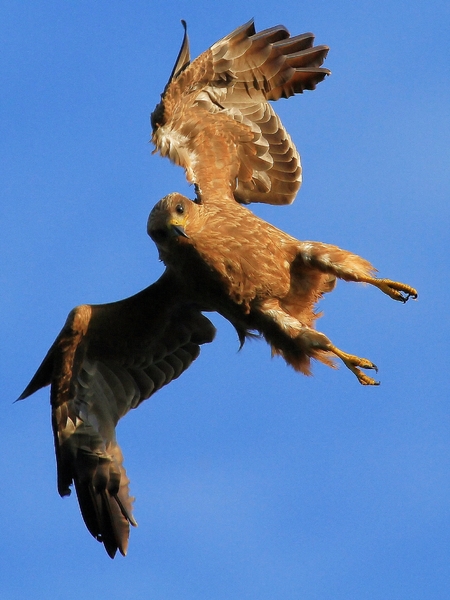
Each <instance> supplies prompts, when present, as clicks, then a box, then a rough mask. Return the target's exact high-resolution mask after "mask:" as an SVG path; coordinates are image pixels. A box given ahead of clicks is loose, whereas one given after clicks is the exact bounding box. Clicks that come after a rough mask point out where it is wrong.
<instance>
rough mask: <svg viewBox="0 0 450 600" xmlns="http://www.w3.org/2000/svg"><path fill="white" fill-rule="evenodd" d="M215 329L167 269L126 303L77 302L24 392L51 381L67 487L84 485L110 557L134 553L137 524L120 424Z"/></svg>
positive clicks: (61, 477) (91, 521)
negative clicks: (130, 540) (119, 440)
mask: <svg viewBox="0 0 450 600" xmlns="http://www.w3.org/2000/svg"><path fill="white" fill-rule="evenodd" d="M214 334H215V329H214V327H213V325H212V324H211V322H210V321H209V320H208V319H207V318H206V317H204V316H203V315H202V314H201V313H200V311H199V310H198V309H197V308H196V307H194V306H192V305H190V304H188V303H186V302H184V301H183V295H182V294H180V291H179V289H178V286H177V284H176V283H175V281H174V280H173V278H172V277H171V275H170V274H168V273H165V274H164V275H163V276H162V277H161V278H160V279H159V280H158V281H157V282H156V283H154V284H153V285H151V286H150V287H148V288H146V289H145V290H143V291H142V292H140V293H138V294H136V295H135V296H132V297H130V298H127V299H125V300H122V301H120V302H114V303H111V304H101V305H82V306H78V307H77V308H75V309H74V310H72V311H71V313H70V314H69V316H68V318H67V321H66V323H65V325H64V327H63V329H62V331H61V333H60V334H59V336H58V337H57V339H56V340H55V342H54V344H53V345H52V347H51V348H50V350H49V352H48V354H47V356H46V357H45V359H44V361H43V362H42V364H41V366H40V367H39V369H38V371H37V373H36V374H35V376H34V377H33V379H32V380H31V382H30V383H29V385H28V386H27V388H26V389H25V391H24V392H23V393H22V395H21V396H20V399H23V398H26V397H27V396H29V395H30V394H33V393H34V392H36V391H37V390H38V389H40V388H41V387H44V386H46V385H49V384H51V406H52V423H53V433H54V438H55V450H56V459H57V468H58V491H59V493H60V495H61V496H67V495H69V494H70V485H71V484H72V483H74V484H75V490H76V493H77V496H78V501H79V504H80V509H81V513H82V515H83V519H84V521H85V523H86V526H87V528H88V529H89V531H90V532H91V534H92V535H93V536H94V537H95V538H96V539H97V540H99V541H100V542H102V543H103V544H104V546H105V549H106V551H107V553H108V554H109V556H111V558H113V557H114V556H115V554H116V551H117V549H118V550H119V551H120V552H121V553H122V554H123V555H125V554H126V551H127V546H128V536H129V525H130V524H131V525H136V522H135V521H134V519H133V516H132V503H133V498H132V497H130V495H129V489H128V483H129V480H128V477H127V475H126V472H125V469H124V467H123V457H122V452H121V450H120V447H119V445H118V444H117V442H116V438H115V427H116V425H117V422H118V421H119V419H120V418H121V417H123V416H124V415H125V414H126V413H127V412H128V411H129V410H130V409H132V408H136V407H137V406H138V405H139V404H140V403H141V402H142V401H143V400H145V399H146V398H149V397H150V396H151V395H152V394H154V393H155V392H156V391H158V390H159V389H160V388H161V387H163V386H164V385H166V384H168V383H170V382H171V381H172V380H173V379H176V378H177V377H179V375H181V373H182V372H183V371H185V370H186V369H187V368H188V367H189V365H190V364H191V363H192V361H193V360H195V359H196V358H197V356H198V354H199V352H200V345H201V344H204V343H207V342H211V341H212V340H213V338H214Z"/></svg>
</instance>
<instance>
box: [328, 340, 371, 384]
mask: <svg viewBox="0 0 450 600" xmlns="http://www.w3.org/2000/svg"><path fill="white" fill-rule="evenodd" d="M327 350H328V351H329V352H333V354H335V355H336V356H337V357H338V358H340V359H341V360H342V362H343V363H344V365H345V366H346V367H347V368H348V369H350V371H351V372H352V373H354V374H355V375H356V377H357V378H358V381H359V383H360V384H361V385H380V382H379V381H375V379H373V378H372V377H369V376H368V375H366V374H365V373H363V372H362V371H360V369H374V370H375V371H376V372H378V368H377V366H376V365H375V364H374V363H373V362H372V361H370V360H368V359H367V358H360V357H359V356H354V355H353V354H347V352H343V351H342V350H339V348H336V346H334V345H333V344H330V345H329V346H328V348H327Z"/></svg>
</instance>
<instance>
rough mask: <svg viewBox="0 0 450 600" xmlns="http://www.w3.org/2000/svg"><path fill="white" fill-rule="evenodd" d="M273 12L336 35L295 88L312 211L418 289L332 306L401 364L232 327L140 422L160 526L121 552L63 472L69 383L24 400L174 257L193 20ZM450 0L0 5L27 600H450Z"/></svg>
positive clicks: (143, 522)
mask: <svg viewBox="0 0 450 600" xmlns="http://www.w3.org/2000/svg"><path fill="white" fill-rule="evenodd" d="M251 17H255V20H256V26H257V29H258V30H259V29H263V28H265V27H270V26H272V25H275V24H278V23H282V24H284V25H285V26H287V27H288V29H289V30H290V31H291V33H292V34H298V33H302V32H305V31H313V32H314V33H315V34H316V41H317V43H319V44H328V45H329V46H330V48H331V50H330V53H329V55H328V59H327V62H326V66H327V67H328V68H330V69H331V70H332V72H333V74H332V76H331V77H329V78H328V79H327V80H326V81H325V82H324V83H322V84H320V85H319V86H318V88H317V89H316V90H315V91H314V92H307V93H305V94H304V95H303V96H300V97H297V98H291V99H289V100H288V101H280V102H278V103H277V111H278V113H279V114H280V116H281V118H282V120H283V122H284V124H285V126H286V127H287V129H288V131H289V132H290V134H291V136H292V137H293V139H294V141H295V143H296V144H297V147H298V149H299V151H300V153H301V155H302V159H303V167H304V184H303V187H302V189H301V190H300V193H299V195H298V197H297V199H296V202H295V203H294V204H293V205H292V206H290V207H282V208H280V207H256V208H255V211H256V212H257V213H258V214H259V215H261V216H262V217H264V218H265V219H267V220H269V221H271V222H272V223H273V224H275V225H276V226H278V227H281V228H282V229H284V230H285V231H287V232H288V233H290V234H292V235H295V236H296V237H297V238H299V239H317V240H321V241H325V242H329V243H334V244H338V245H340V246H342V247H344V248H346V249H349V250H352V251H354V252H356V253H359V254H361V255H362V256H364V257H365V258H367V259H369V260H370V261H371V262H373V263H374V265H375V266H376V267H377V268H378V269H379V271H380V275H381V276H386V277H390V278H393V279H398V280H400V281H404V282H406V283H409V284H411V285H414V286H415V287H417V288H418V290H419V300H418V302H409V303H408V304H407V305H406V306H402V305H401V304H399V303H394V302H393V301H391V300H390V299H389V298H387V297H386V296H383V295H382V294H381V293H380V292H379V291H377V290H375V289H369V288H367V287H363V286H359V287H358V286H357V285H354V284H345V283H340V284H339V285H338V288H337V289H336V290H335V291H334V292H333V294H330V295H328V296H327V297H326V299H325V300H324V301H323V302H322V310H323V311H324V316H323V318H322V319H321V320H320V321H319V323H318V326H319V328H320V330H321V331H323V332H324V333H326V334H327V335H328V336H329V337H330V338H331V339H332V340H333V341H334V343H336V344H337V345H338V346H339V347H341V348H343V349H345V350H348V351H350V352H355V353H356V354H359V355H361V356H367V357H368V358H370V359H372V360H373V361H374V362H375V363H376V364H377V365H378V366H379V369H380V371H379V379H380V380H381V382H382V385H381V386H380V387H378V388H372V389H368V388H363V387H361V386H359V385H358V383H357V381H356V379H355V378H354V377H353V376H352V375H351V373H349V372H348V371H347V370H346V369H344V368H341V369H339V370H338V371H332V370H331V369H327V368H326V367H323V366H321V365H316V367H315V369H314V376H313V377H310V378H306V377H303V376H301V375H299V374H297V373H294V372H293V371H292V370H291V369H289V368H288V367H287V366H286V365H285V364H284V363H283V361H282V360H280V359H273V360H272V359H271V358H270V351H269V348H268V347H267V346H266V345H265V344H264V343H262V342H256V341H254V342H251V343H248V344H246V346H245V347H244V349H243V350H242V351H241V352H240V353H238V352H237V349H238V343H237V340H236V335H235V332H234V331H233V329H232V328H231V326H230V325H229V324H228V323H226V322H225V321H223V320H222V319H221V318H220V317H216V316H214V317H213V319H214V322H215V323H216V325H217V327H218V335H217V338H216V341H215V343H214V344H211V345H210V346H208V347H205V348H204V349H203V351H202V355H201V357H200V359H199V360H198V361H197V362H196V363H195V365H194V366H193V367H192V368H191V369H190V370H189V371H188V372H187V373H185V374H184V375H183V376H182V377H181V378H180V379H179V380H178V381H176V382H174V383H173V384H171V385H170V386H168V387H167V388H165V389H164V390H162V391H161V392H160V393H158V394H157V395H156V396H155V397H154V398H152V399H151V400H149V401H147V402H146V403H144V404H143V405H142V406H141V407H140V408H139V409H138V410H137V411H133V412H132V413H131V414H129V415H128V416H127V417H126V418H125V419H124V420H123V422H121V423H120V425H119V428H118V437H119V441H120V443H121V446H122V448H123V451H124V454H125V464H126V467H127V471H128V474H129V476H130V478H131V489H132V493H133V494H134V495H135V496H136V503H135V516H136V519H137V521H138V523H139V527H138V528H137V529H135V530H133V531H132V532H131V541H130V548H129V553H128V556H127V557H126V558H122V557H120V556H119V557H117V558H116V559H115V560H114V561H111V560H110V559H109V558H108V556H107V555H106V553H105V552H104V550H103V548H102V546H101V545H100V544H98V543H97V542H96V541H95V540H94V539H93V538H91V536H90V535H89V534H88V532H87V530H86V528H85V527H84V524H83V522H82V520H81V517H80V515H79V511H78V506H77V502H76V499H75V497H73V496H72V497H71V498H69V499H67V498H65V499H64V500H63V499H61V498H60V497H59V496H58V495H57V492H56V479H55V460H54V452H53V440H52V434H51V425H50V409H49V397H48V390H43V391H42V392H40V393H39V394H36V395H35V396H34V397H32V398H30V399H28V400H26V401H24V402H21V403H16V404H13V400H14V399H15V398H17V396H18V395H19V394H20V393H21V391H22V390H23V388H24V387H25V385H26V384H27V383H28V381H29V379H30V377H31V375H32V374H33V373H34V371H35V369H36V368H37V366H38V365H39V363H40V361H41V359H42V358H43V356H44V354H45V352H46V351H47V349H48V347H49V346H50V344H51V343H52V341H53V339H54V337H55V336H56V334H57V333H58V331H59V330H60V328H61V326H62V324H63V322H64V320H65V318H66V315H67V313H68V312H69V310H70V309H71V308H72V307H73V306H75V305H77V304H80V303H84V302H90V303H99V302H107V301H113V300H117V299H120V298H123V297H126V296H129V295H131V294H133V293H135V292H137V291H138V290H140V289H142V288H143V287H146V286H147V285H148V284H149V283H151V282H153V281H154V280H155V279H156V278H157V277H158V276H159V274H160V273H161V272H162V266H161V264H160V263H159V262H158V260H157V254H156V250H155V247H154V246H153V243H152V242H151V240H150V239H149V238H148V237H147V235H146V221H147V216H148V213H149V211H150V209H151V207H152V206H153V204H154V203H155V202H156V201H157V200H158V199H159V198H161V197H162V196H164V195H165V194H166V193H168V192H171V191H176V190H177V191H180V192H184V193H188V194H189V193H190V191H191V190H190V189H189V188H188V186H187V184H186V183H185V180H184V174H183V172H182V170H181V169H180V168H176V167H174V166H172V165H170V164H169V162H168V161H167V160H164V159H162V158H160V157H159V156H151V150H152V146H151V145H150V144H149V143H148V140H149V137H150V125H149V114H150V112H151V110H152V109H153V107H154V105H155V104H156V103H157V101H158V99H159V94H160V93H161V91H162V89H163V86H164V84H165V82H166V80H167V77H168V75H169V73H170V71H171V69H172V66H173V62H174V60H175V57H176V54H177V52H178V48H179V45H180V43H181V38H182V28H181V25H180V23H179V21H180V19H181V18H184V19H186V20H187V22H188V27H189V35H190V39H191V50H192V54H193V55H194V56H196V55H197V54H199V53H200V52H202V51H203V50H205V49H206V48H207V47H208V46H210V45H211V44H212V43H214V42H215V41H216V40H217V39H219V38H221V37H223V36H224V35H225V34H227V33H229V32H230V31H231V30H232V29H234V28H235V27H237V26H238V25H241V24H242V23H244V22H246V21H247V20H248V19H249V18H251ZM449 27H450V5H448V4H446V3H444V2H433V1H431V2H430V1H428V2H425V1H422V2H406V1H397V0H391V1H389V2H388V1H384V0H381V1H377V2H375V1H374V0H363V1H359V2H353V1H343V2H339V3H338V2H335V1H332V0H323V1H316V2H314V3H313V2H310V3H298V2H297V1H291V0H286V1H285V2H283V3H278V4H274V3H273V2H270V3H269V2H266V1H265V0H262V1H261V0H259V1H258V2H256V1H248V2H245V3H243V2H235V1H234V0H231V1H228V2H224V3H219V4H217V5H216V4H215V3H214V6H213V3H193V2H184V1H180V0H174V1H172V2H170V3H169V2H161V1H160V0H155V1H154V2H141V1H137V2H130V3H127V4H126V3H123V2H117V1H111V0H110V1H108V2H105V1H104V0H100V1H98V2H95V3H92V2H64V3H62V2H46V1H41V2H38V3H31V2H8V1H7V0H5V1H3V2H2V3H1V5H0V40H1V47H2V53H1V55H0V73H1V80H2V93H1V95H0V103H1V125H0V127H1V135H0V145H1V157H2V159H1V163H0V169H1V178H0V186H1V198H2V200H1V203H0V215H1V224H2V235H1V237H0V255H1V261H2V267H1V274H0V277H1V282H2V294H1V297H0V311H1V315H2V319H1V333H0V339H1V342H0V343H1V348H2V360H1V364H0V370H1V374H0V377H1V379H0V380H1V389H2V394H1V398H2V407H1V409H2V419H1V424H0V430H1V432H0V452H1V456H2V462H1V466H0V477H1V481H2V493H1V495H0V510H1V514H2V515H3V518H2V521H3V525H2V544H1V549H0V595H1V597H2V598H4V599H8V600H10V599H11V600H12V599H21V598H29V597H33V598H36V599H40V598H55V599H59V598H64V599H66V600H69V599H72V598H80V597H84V596H85V595H86V594H87V593H89V594H90V595H92V596H96V597H98V598H106V597H108V598H110V599H115V598H124V597H126V598H131V597H132V598H134V599H147V598H151V599H152V600H166V599H171V600H172V599H175V600H178V599H183V600H184V599H186V600H203V599H205V600H206V599H207V600H211V599H214V600H222V599H224V600H225V599H226V600H228V599H230V598H237V599H239V600H241V599H242V600H244V599H245V600H247V599H249V600H265V599H267V600H269V599H270V600H273V599H278V598H283V599H284V600H291V599H292V600H294V599H295V600H297V599H299V598H302V599H306V600H310V599H311V600H328V599H330V600H331V599H332V600H340V599H345V600H348V599H349V598H358V599H364V600H391V599H392V600H403V599H405V600H406V599H407V600H415V599H423V598H433V599H436V600H438V599H441V598H442V599H444V598H448V581H450V573H449V571H450V568H449V537H450V508H449V497H450V478H449V469H450V444H449V425H450V418H449V412H450V411H449V392H448V388H449V385H448V370H449V360H448V339H449V333H450V332H449V329H450V328H449V319H448V310H447V302H448V293H449V283H448V267H447V262H448V253H449V242H448V240H449V225H450V219H449V212H450V210H449V202H448V200H449V195H450V176H449V173H450V169H449V166H450V165H449V134H450V127H449V122H450V106H449V101H450V94H449V88H450V83H449V82H450V72H449V70H450V69H449V62H450V52H449V50H450V42H449V36H448V31H449Z"/></svg>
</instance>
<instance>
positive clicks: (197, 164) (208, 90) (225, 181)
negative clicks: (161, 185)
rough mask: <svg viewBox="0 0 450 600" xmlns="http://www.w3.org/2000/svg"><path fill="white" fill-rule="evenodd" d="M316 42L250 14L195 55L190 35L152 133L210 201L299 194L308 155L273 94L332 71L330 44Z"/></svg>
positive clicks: (278, 199)
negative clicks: (260, 24)
mask: <svg viewBox="0 0 450 600" xmlns="http://www.w3.org/2000/svg"><path fill="white" fill-rule="evenodd" d="M313 42H314V36H313V34H311V33H305V34H302V35H298V36H295V37H290V34H289V32H288V31H287V29H286V28H285V27H283V26H282V25H279V26H276V27H272V28H270V29H266V30H264V31H261V32H259V33H256V32H255V27H254V24H253V21H249V22H248V23H246V24H245V25H243V26H241V27H239V28H238V29H236V30H235V31H233V32H232V33H230V34H229V35H227V36H226V37H224V38H223V39H221V40H220V41H218V42H217V43H215V44H214V45H213V46H211V48H209V50H207V51H206V52H204V53H203V54H201V55H200V56H199V57H198V58H197V59H195V60H194V61H193V62H192V63H189V62H188V60H189V58H188V57H189V49H188V42H187V36H186V35H185V38H184V40H183V45H182V49H181V50H180V54H179V58H178V59H177V62H176V65H175V68H174V70H173V72H172V76H171V78H170V79H169V82H168V84H167V85H166V88H165V90H164V93H163V95H162V98H161V102H160V103H159V104H158V106H157V107H156V108H155V110H154V112H153V113H152V127H153V135H152V141H153V143H154V144H155V147H156V149H157V150H158V151H159V152H160V153H161V154H162V155H163V156H168V157H169V158H170V159H171V160H172V161H173V162H175V163H176V164H179V165H181V166H182V167H184V168H185V169H186V176H187V179H188V181H190V182H191V183H195V184H196V185H197V188H198V191H199V194H200V197H201V199H202V200H203V201H204V200H205V199H206V201H214V200H217V201H223V199H224V198H227V197H233V196H234V198H235V200H237V201H238V202H242V203H248V202H265V203H269V204H287V203H290V202H292V201H293V200H294V198H295V195H296V193H297V191H298V189H299V187H300V185H301V180H302V169H301V163H300V156H299V154H298V152H297V150H296V148H295V146H294V143H293V142H292V140H291V138H290V136H289V134H288V133H287V132H286V130H285V128H284V127H283V125H282V123H281V121H280V119H279V117H278V116H277V114H276V113H275V111H274V110H273V108H272V106H271V105H270V104H269V102H268V101H269V100H278V99H279V98H288V97H289V96H292V95H294V94H298V93H302V92H303V91H304V90H312V89H314V88H315V87H316V85H317V84H318V83H319V82H320V81H322V80H323V79H324V78H325V77H326V76H327V75H328V74H329V71H328V69H324V68H322V67H321V65H322V63H323V61H324V60H325V57H326V55H327V53H328V47H327V46H315V47H313ZM180 56H181V57H183V58H182V60H181V62H180Z"/></svg>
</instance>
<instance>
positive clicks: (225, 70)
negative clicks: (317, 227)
mask: <svg viewBox="0 0 450 600" xmlns="http://www.w3.org/2000/svg"><path fill="white" fill-rule="evenodd" d="M313 39H314V36H313V35H312V34H310V33H308V34H303V35H300V36H295V37H290V35H289V33H288V31H287V30H286V28H284V27H283V26H277V27H273V28H271V29H267V30H265V31H262V32H260V33H256V32H255V28H254V25H253V21H250V22H249V23H247V24H245V25H243V26H242V27H239V28H238V29H236V30H235V31H233V32H232V33H230V34H229V35H227V36H226V37H225V38H223V39H222V40H220V41H219V42H217V43H215V44H214V45H213V46H211V48H210V49H209V50H207V51H206V52H204V53H203V54H201V55H200V56H199V57H198V58H197V59H196V60H194V61H193V62H192V63H190V62H189V48H188V41H187V36H186V32H185V36H184V40H183V44H182V47H181V50H180V53H179V56H178V58H177V61H176V63H175V67H174V69H173V71H172V74H171V76H170V78H169V81H168V83H167V85H166V88H165V90H164V92H163V94H162V97H161V102H160V103H159V104H158V106H157V107H156V108H155V111H154V112H153V114H152V126H153V136H152V141H153V143H154V144H155V146H156V149H157V150H159V152H160V153H161V154H162V155H163V156H168V157H169V158H170V159H171V160H172V161H174V162H175V163H177V164H179V165H181V166H183V167H184V168H185V170H186V175H187V179H188V181H190V182H191V183H194V184H195V186H196V201H195V202H192V201H190V200H188V199H187V198H185V197H183V196H181V195H180V194H176V193H174V194H169V196H167V197H166V198H164V199H163V200H161V201H160V202H159V203H158V204H157V205H156V206H155V208H154V209H153V211H152V212H151V214H150V217H149V222H148V232H149V234H150V236H151V237H152V239H153V240H154V241H155V243H156V244H157V246H158V249H159V252H160V257H161V259H162V260H163V261H164V263H165V264H166V266H167V267H168V268H169V269H170V270H171V271H172V272H173V273H174V274H175V275H176V276H177V277H178V278H179V281H180V285H184V286H185V289H186V293H190V294H191V297H192V298H193V299H195V301H196V302H199V304H201V305H202V307H204V308H206V310H215V311H218V312H219V313H221V314H222V315H223V316H224V317H226V318H227V319H228V320H230V321H231V322H232V323H233V324H234V326H235V327H236V329H237V331H238V333H239V336H240V339H241V343H242V342H243V340H244V339H245V337H246V336H247V335H249V334H250V333H251V332H252V331H257V332H259V333H260V334H262V335H263V336H264V337H265V339H266V340H267V341H268V342H269V343H270V345H271V347H272V351H273V353H274V354H281V355H282V356H283V357H284V358H285V360H286V361H287V362H288V363H289V364H290V365H292V366H293V367H294V368H295V369H297V370H298V371H301V372H303V373H306V374H308V373H309V372H310V360H311V358H315V359H318V360H320V361H322V362H324V363H326V364H332V362H331V358H332V357H333V356H337V357H339V358H341V359H342V360H343V361H344V363H345V364H346V366H347V367H349V368H350V369H351V370H352V371H353V373H354V374H355V375H356V376H357V378H358V380H359V381H360V383H362V384H366V385H374V384H376V382H375V380H374V379H373V378H372V377H369V376H368V375H366V374H365V373H363V372H362V371H361V369H375V368H376V367H375V365H374V364H373V363H372V362H371V361H369V360H367V359H363V358H359V357H357V356H354V355H352V354H348V353H346V352H343V351H342V350H340V349H339V348H337V347H336V346H335V345H334V344H332V342H331V341H330V340H329V339H328V338H327V337H326V336H325V335H323V334H322V333H319V332H317V331H316V330H315V329H314V323H315V320H316V318H317V315H316V313H315V307H316V303H317V301H318V300H319V298H320V297H321V296H322V294H323V293H324V292H327V291H330V290H331V289H333V287H334V285H335V280H336V278H341V279H344V280H346V281H357V282H365V283H370V284H372V285H374V286H376V287H378V288H379V289H380V290H382V291H383V292H385V293H386V294H388V295H389V296H390V297H391V298H394V299H395V300H400V301H403V302H405V301H406V300H407V299H408V298H409V297H411V296H412V297H416V296H417V292H416V290H414V289H413V288H412V287H410V286H408V285H405V284H402V283H398V282H395V281H391V280H388V279H376V278H375V277H374V272H375V269H374V268H373V267H372V265H371V264H370V263H369V262H368V261H366V260H364V259H363V258H361V257H359V256H356V255H355V254H352V253H351V252H347V251H345V250H342V249H340V248H338V247H336V246H332V245H329V244H323V243H320V242H300V241H298V240H296V239H294V238H292V237H291V236H288V235H286V234H285V233H284V232H282V231H280V230H279V229H276V228H275V227H272V226H271V225H270V224H269V223H266V222H265V221H263V220H261V219H259V218H258V217H256V216H255V215H254V214H253V213H252V212H251V211H249V210H247V209H246V208H245V207H243V206H241V205H239V204H237V203H236V202H234V200H237V201H238V202H239V203H249V202H266V203H271V204H286V203H289V202H292V200H293V199H294V197H295V194H296V193H297V190H298V188H299V186H300V184H301V167H300V158H299V156H298V153H297V151H296V149H295V146H294V144H293V142H292V141H291V138H290V137H289V135H288V133H287V132H286V130H285V129H284V127H283V126H282V124H281V122H280V120H279V118H278V117H277V115H276V114H275V112H274V110H273V108H272V106H271V105H270V104H269V101H270V100H278V99H279V98H281V97H284V98H288V97H289V96H292V95H293V94H296V93H300V92H303V90H304V89H313V88H314V87H315V85H316V84H317V83H318V82H320V81H322V80H323V79H324V77H325V76H326V75H327V74H328V73H329V71H328V70H326V69H323V68H321V64H322V62H323V60H324V59H325V57H326V55H327V52H328V48H327V47H326V46H317V47H313V46H312V43H313Z"/></svg>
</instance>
